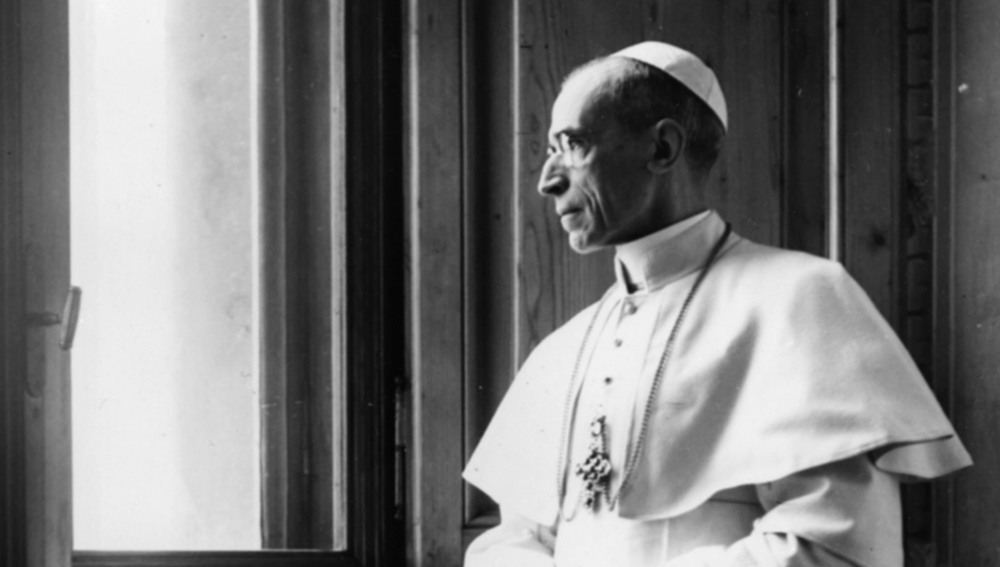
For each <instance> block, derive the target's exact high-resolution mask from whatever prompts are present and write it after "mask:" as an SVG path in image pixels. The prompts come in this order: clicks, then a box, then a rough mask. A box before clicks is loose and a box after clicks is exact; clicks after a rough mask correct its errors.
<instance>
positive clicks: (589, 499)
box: [556, 223, 732, 513]
mask: <svg viewBox="0 0 1000 567" xmlns="http://www.w3.org/2000/svg"><path fill="white" fill-rule="evenodd" d="M731 232H732V227H731V226H730V224H729V223H726V229H725V231H724V232H723V233H722V236H721V237H719V240H718V241H716V243H715V245H714V246H712V250H711V251H710V252H709V254H708V258H707V259H706V260H705V263H704V264H703V265H702V267H701V270H700V271H699V272H698V277H697V279H695V281H694V284H693V285H692V286H691V290H690V291H688V294H687V297H685V298H684V303H683V304H681V310H680V313H678V315H677V320H676V321H674V326H673V327H672V328H671V329H670V334H669V335H668V337H667V344H666V346H664V348H663V354H662V355H661V356H660V362H659V364H658V365H657V366H656V374H654V376H653V384H652V386H651V387H650V390H649V396H648V397H647V398H646V405H645V407H644V408H643V414H642V423H641V424H640V427H639V434H638V436H637V437H636V442H635V447H634V449H633V450H632V451H630V452H629V454H628V456H627V457H626V459H625V471H624V473H623V474H622V481H621V484H620V486H619V488H618V491H617V492H616V493H615V494H613V495H612V494H611V486H610V484H611V460H610V458H609V455H608V451H607V442H606V439H607V424H606V419H607V417H606V416H605V415H604V414H603V412H602V413H599V414H598V415H597V416H595V417H594V419H593V420H592V421H591V424H590V437H591V438H590V445H589V446H588V449H587V456H586V457H585V459H584V461H583V462H582V463H580V464H578V465H577V467H576V470H575V473H576V474H577V476H580V477H581V479H582V481H583V483H584V489H583V490H582V491H581V494H580V500H581V503H582V504H583V505H584V506H585V507H586V508H588V509H590V510H594V509H596V507H597V506H598V505H599V502H600V500H601V497H602V496H603V497H604V498H605V499H607V501H608V505H609V508H611V509H614V507H615V506H616V505H617V503H618V498H619V496H621V493H622V492H623V491H624V490H625V487H626V485H627V484H628V482H629V479H630V478H631V476H632V473H633V472H634V471H635V468H636V466H638V464H639V458H640V457H641V456H642V453H643V450H644V449H645V443H646V434H647V431H648V429H649V420H650V418H651V416H652V413H653V408H654V405H655V400H656V394H657V392H658V391H659V388H660V383H661V382H662V381H663V375H664V373H665V371H666V368H667V361H668V360H670V355H671V354H672V353H673V350H674V343H676V342H677V336H678V334H679V331H680V328H681V325H682V324H683V322H684V319H685V317H686V316H687V312H688V308H689V307H690V306H691V303H692V301H693V300H694V296H695V294H696V293H697V292H698V288H700V287H701V284H702V282H703V281H704V280H705V276H706V275H708V271H709V269H710V268H711V267H712V264H713V263H714V262H715V260H716V258H717V257H718V255H719V252H720V251H721V250H722V247H723V245H724V244H725V243H726V241H727V240H728V239H729V235H730V233H731ZM612 289H614V288H612ZM610 296H611V290H608V292H607V293H605V294H604V297H602V298H601V301H600V302H599V303H598V305H597V309H596V310H595V311H594V316H593V317H592V318H591V320H590V323H589V324H588V325H587V330H586V331H585V332H584V335H583V340H582V341H581V342H580V349H579V350H578V351H577V353H576V362H575V363H574V364H573V374H572V375H571V377H570V383H569V390H568V392H567V394H566V403H565V405H564V407H563V421H562V435H561V436H560V440H561V444H560V447H559V464H558V467H557V468H556V477H557V478H556V490H557V494H558V497H559V498H558V500H557V501H558V502H559V508H560V510H561V509H562V508H563V500H564V498H565V497H566V474H565V471H566V461H567V459H568V452H569V430H570V423H571V421H572V415H573V406H574V402H575V401H576V398H577V387H576V383H577V381H578V380H579V379H580V365H581V362H582V360H583V356H584V353H585V352H586V351H587V344H588V343H589V342H590V337H591V335H592V334H593V330H594V327H595V326H596V323H597V320H598V318H599V317H600V314H601V312H602V311H603V310H604V305H605V304H606V303H607V300H608V298H609V297H610ZM560 513H561V512H560Z"/></svg>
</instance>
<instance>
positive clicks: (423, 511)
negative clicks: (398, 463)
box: [406, 0, 465, 566]
mask: <svg viewBox="0 0 1000 567" xmlns="http://www.w3.org/2000/svg"><path fill="white" fill-rule="evenodd" d="M409 18H410V20H409V24H408V42H409V49H410V52H409V61H408V66H409V69H408V75H409V76H408V81H407V83H408V85H409V89H410V91H409V96H410V100H411V101H412V104H411V105H410V106H409V108H408V123H409V125H410V131H409V133H408V134H409V136H408V139H407V144H406V145H407V152H408V155H407V162H408V163H407V169H408V173H409V183H408V190H409V191H410V193H409V195H408V198H407V202H408V203H407V207H408V210H407V222H408V223H409V226H408V227H407V235H408V240H409V248H410V257H409V258H410V261H409V268H410V273H409V285H410V293H409V297H410V305H409V307H410V329H409V331H408V332H409V337H408V338H409V348H410V353H411V358H410V361H409V366H410V372H411V376H412V382H413V386H412V398H411V399H412V411H413V416H414V419H413V436H412V441H411V443H412V447H413V448H412V451H411V455H413V465H412V466H411V467H410V470H411V471H412V478H411V479H410V484H409V486H410V487H412V490H411V496H410V499H409V508H410V509H409V517H408V521H409V525H410V534H411V535H412V539H411V541H410V542H409V543H410V545H409V554H410V556H411V558H412V561H413V562H414V563H415V564H416V565H428V566H429V565H459V564H461V535H462V534H461V530H462V515H463V506H462V501H461V495H462V493H463V489H462V480H461V476H460V474H461V471H462V465H463V460H462V453H463V450H462V448H463V436H462V433H463V432H462V413H461V407H462V404H463V378H462V367H463V360H464V359H463V356H464V355H463V334H464V333H463V311H464V308H463V293H464V288H463V281H464V280H463V275H464V274H463V247H464V246H465V244H464V242H463V238H462V233H463V230H462V227H463V223H464V222H465V219H464V218H463V215H462V211H463V194H462V181H463V169H464V163H465V160H464V159H463V148H464V144H463V108H462V104H463V101H462V89H463V84H462V77H463V70H462V61H463V53H462V26H461V21H462V7H461V2H460V1H459V0H447V1H438V2H433V3H424V4H421V5H420V9H417V10H414V11H411V12H410V14H409Z"/></svg>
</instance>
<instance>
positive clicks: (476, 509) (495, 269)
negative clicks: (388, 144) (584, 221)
mask: <svg viewBox="0 0 1000 567" xmlns="http://www.w3.org/2000/svg"><path fill="white" fill-rule="evenodd" d="M464 11H465V14H464V17H463V44H464V53H465V55H464V63H463V67H462V69H463V71H462V73H463V80H462V84H463V108H464V110H463V113H462V116H463V121H464V128H463V129H464V134H463V148H464V151H463V155H464V167H465V174H464V182H463V186H464V190H463V209H464V210H463V218H464V227H463V231H464V241H465V248H464V250H463V260H464V275H465V282H464V286H463V289H464V295H465V302H464V303H465V305H464V307H465V313H464V321H465V323H464V328H465V362H464V369H463V371H464V376H465V384H464V390H465V393H464V397H463V403H464V406H463V409H462V415H463V423H462V427H463V431H464V434H463V441H464V448H463V451H464V452H463V462H465V461H466V460H468V458H469V457H470V456H471V454H472V451H473V449H475V447H476V443H477V442H478V440H479V438H480V437H481V436H482V434H483V432H484V431H485V430H486V426H487V425H488V424H489V421H490V417H491V416H492V415H493V412H494V411H495V410H496V408H497V406H498V405H499V403H500V400H501V398H502V397H503V394H504V392H506V389H507V385H508V384H509V383H510V381H511V380H512V379H513V377H514V374H515V372H516V371H517V360H515V355H514V345H515V342H514V341H513V340H512V337H513V336H514V335H513V332H514V306H515V301H514V292H515V286H516V282H517V272H516V270H515V263H514V262H515V254H514V249H515V245H514V234H515V228H516V227H515V222H514V221H515V219H516V216H515V214H514V193H515V191H516V190H517V183H516V182H515V179H516V178H517V174H516V172H515V171H514V167H513V159H514V157H513V156H514V148H513V143H512V138H513V132H514V113H513V108H514V107H513V104H514V92H513V87H512V85H514V84H515V80H514V51H515V50H514V49H513V47H512V42H513V41H514V30H515V27H514V21H513V20H514V0H502V1H499V0H498V1H493V2H489V3H486V2H469V1H467V2H465V3H464ZM492 507H493V504H492V501H490V500H489V498H487V497H486V496H485V495H483V494H482V493H481V492H479V491H478V490H475V489H472V488H471V487H470V486H468V485H466V491H465V517H464V523H465V524H468V523H469V522H474V521H475V519H476V518H478V517H480V516H482V515H483V514H484V513H489V512H490V511H491V510H492Z"/></svg>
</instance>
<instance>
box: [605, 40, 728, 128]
mask: <svg viewBox="0 0 1000 567" xmlns="http://www.w3.org/2000/svg"><path fill="white" fill-rule="evenodd" d="M611 57H627V58H629V59H635V60H636V61H642V62H643V63H646V64H647V65H652V66H653V67H656V68H657V69H661V70H663V71H665V72H666V73H667V74H669V75H670V76H671V77H673V78H675V79H677V80H678V81H679V82H680V83H681V84H682V85H684V86H685V87H687V88H688V90H690V91H691V92H692V93H694V94H695V96H697V97H698V98H700V99H701V100H703V101H705V104H707V105H708V107H709V108H711V109H712V111H713V112H715V115H716V116H718V117H719V120H721V121H722V126H723V128H728V127H729V123H728V121H727V120H726V117H727V114H726V99H725V97H723V96H722V87H720V86H719V81H718V80H716V78H715V73H713V72H712V70H711V69H709V68H708V66H706V65H705V64H704V63H702V61H701V59H698V56H696V55H695V54H693V53H691V52H689V51H685V50H683V49H681V48H679V47H675V46H673V45H670V44H668V43H662V42H659V41H645V42H643V43H637V44H635V45H633V46H631V47H626V48H625V49H622V50H621V51H619V52H617V53H612V54H611Z"/></svg>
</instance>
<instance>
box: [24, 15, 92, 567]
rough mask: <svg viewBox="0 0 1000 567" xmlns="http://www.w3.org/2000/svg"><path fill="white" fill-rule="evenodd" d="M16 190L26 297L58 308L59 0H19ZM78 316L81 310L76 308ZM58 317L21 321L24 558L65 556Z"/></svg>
mask: <svg viewBox="0 0 1000 567" xmlns="http://www.w3.org/2000/svg"><path fill="white" fill-rule="evenodd" d="M20 7H21V14H20V16H21V18H20V24H21V30H20V31H21V40H22V43H21V49H22V51H21V57H22V58H21V65H22V66H21V83H20V88H21V92H20V96H21V104H22V105H23V106H21V112H22V114H21V124H20V125H21V130H20V135H21V151H22V153H21V162H20V167H21V186H20V187H19V188H16V189H15V191H16V190H18V189H19V190H20V191H21V198H22V210H21V214H22V219H23V232H22V235H23V242H22V245H23V251H24V257H23V262H24V263H23V269H24V271H23V272H21V275H22V277H23V278H24V285H25V288H24V289H25V297H24V301H25V306H26V309H27V311H28V312H29V313H46V312H48V313H61V312H62V307H63V303H64V301H65V299H66V293H67V291H68V289H69V285H70V273H69V254H70V247H69V47H68V40H69V19H68V4H67V3H66V1H65V0H44V1H40V2H20ZM84 316H85V315H84ZM59 333H60V326H59V325H55V326H44V327H32V328H29V329H28V330H27V344H26V347H27V369H26V376H25V378H26V380H25V383H24V384H25V390H24V395H25V398H24V419H25V438H26V442H25V451H26V453H25V461H24V463H23V464H24V467H25V478H26V493H25V495H24V496H25V497H26V498H27V502H28V505H27V509H26V513H27V521H26V526H25V527H26V529H27V532H28V549H27V564H28V565H30V566H42V565H45V566H64V565H68V564H69V562H70V553H71V550H72V545H73V535H72V525H73V524H72V517H73V516H72V515H73V503H72V482H71V476H70V475H71V463H70V459H71V456H72V450H71V447H70V441H71V438H70V422H71V418H70V383H69V361H70V356H69V353H68V352H64V351H62V350H61V349H60V348H59Z"/></svg>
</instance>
